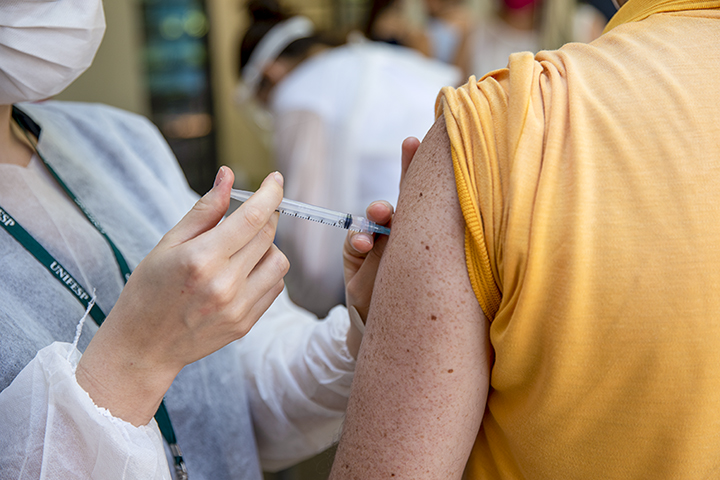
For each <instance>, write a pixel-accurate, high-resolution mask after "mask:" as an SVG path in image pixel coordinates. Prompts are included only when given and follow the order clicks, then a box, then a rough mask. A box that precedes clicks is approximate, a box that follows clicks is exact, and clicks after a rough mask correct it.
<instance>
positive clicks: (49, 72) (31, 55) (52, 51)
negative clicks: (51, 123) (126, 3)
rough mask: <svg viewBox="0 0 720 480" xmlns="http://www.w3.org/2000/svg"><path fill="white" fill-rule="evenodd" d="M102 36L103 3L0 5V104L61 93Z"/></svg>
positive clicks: (8, 1)
mask: <svg viewBox="0 0 720 480" xmlns="http://www.w3.org/2000/svg"><path fill="white" fill-rule="evenodd" d="M104 33H105V16H104V13H103V8H102V0H0V105H8V104H11V103H16V102H23V101H34V100H42V99H45V98H48V97H51V96H53V95H56V94H58V93H60V92H61V91H62V90H64V89H65V87H67V86H68V85H70V84H71V83H72V82H73V81H74V80H75V79H76V78H77V77H79V76H80V74H81V73H83V72H84V71H85V70H86V69H87V68H88V67H89V66H90V64H91V63H92V60H93V58H94V57H95V53H96V52H97V49H98V47H99V46H100V42H101V41H102V37H103V34H104Z"/></svg>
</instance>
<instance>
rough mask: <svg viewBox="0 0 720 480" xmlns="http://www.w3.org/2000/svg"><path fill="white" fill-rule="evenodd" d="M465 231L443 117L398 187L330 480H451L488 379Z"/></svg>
mask: <svg viewBox="0 0 720 480" xmlns="http://www.w3.org/2000/svg"><path fill="white" fill-rule="evenodd" d="M464 228H465V227H464V221H463V218H462V213H461V211H460V206H459V204H458V200H457V193H456V190H455V179H454V175H453V170H452V159H451V156H450V144H449V140H448V138H447V132H446V131H445V126H444V120H443V119H442V118H441V119H440V120H439V121H438V122H436V124H435V126H434V127H433V128H432V129H431V130H430V132H429V133H428V135H427V137H426V138H425V140H424V141H423V143H422V145H421V146H420V148H419V150H418V152H417V153H416V155H415V158H414V159H413V162H412V164H411V165H410V169H409V170H408V173H407V176H406V178H405V180H404V182H403V187H402V193H401V195H400V200H399V202H398V209H397V214H396V216H395V218H394V219H393V229H392V234H391V237H390V240H389V242H388V245H387V248H386V250H385V253H384V255H383V259H382V262H381V265H380V269H379V272H378V277H377V281H376V284H375V290H374V292H375V293H374V295H373V299H372V304H371V307H370V312H369V315H368V321H367V330H366V333H365V337H364V338H363V342H362V346H361V349H360V355H359V358H358V365H357V371H356V375H355V380H354V382H353V387H352V393H351V396H350V403H349V406H348V413H347V420H346V423H345V426H344V428H343V434H342V438H341V440H340V445H339V447H338V451H337V454H336V457H335V465H334V468H333V471H332V474H331V479H334V480H338V479H362V480H373V479H387V478H390V477H395V478H402V479H412V480H424V479H427V480H437V479H443V480H446V479H447V480H451V479H460V478H461V476H462V472H463V469H464V467H465V464H466V462H467V459H468V457H469V455H470V451H471V449H472V445H473V443H474V441H475V438H476V436H477V432H478V429H479V427H480V422H481V420H482V414H483V412H484V405H485V402H486V399H487V390H488V377H489V366H488V355H487V351H488V348H489V347H488V340H487V335H488V323H487V320H486V319H485V317H484V315H483V313H482V311H481V309H480V307H479V306H478V303H477V301H476V300H475V297H474V295H473V293H472V288H471V286H470V282H469V279H468V275H467V269H466V266H465V250H464ZM429 245H432V246H433V248H432V249H430V248H429ZM419 319H430V320H431V321H419ZM450 366H451V367H452V368H449V367H450Z"/></svg>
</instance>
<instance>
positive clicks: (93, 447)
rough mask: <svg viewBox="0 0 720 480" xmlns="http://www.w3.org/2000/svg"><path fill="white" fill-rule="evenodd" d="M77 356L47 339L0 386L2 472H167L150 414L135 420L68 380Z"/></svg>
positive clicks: (126, 479)
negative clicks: (126, 418)
mask: <svg viewBox="0 0 720 480" xmlns="http://www.w3.org/2000/svg"><path fill="white" fill-rule="evenodd" d="M79 359H80V352H79V351H78V350H77V349H76V348H75V347H74V346H73V345H71V344H69V343H63V342H55V343H53V344H51V345H49V346H47V347H45V348H43V349H42V350H40V351H39V352H38V353H37V355H36V356H35V358H34V359H33V360H32V361H31V362H30V363H29V364H28V365H27V366H26V367H25V368H24V369H23V370H22V371H21V372H20V374H19V375H18V376H17V377H15V379H14V380H13V382H12V383H11V384H10V386H8V387H7V388H6V389H5V390H3V391H2V392H0V466H1V470H2V472H3V474H2V477H3V478H7V479H22V480H25V479H48V480H50V479H59V478H90V479H102V480H131V479H137V478H144V479H149V480H169V479H170V471H169V469H168V464H167V459H166V457H165V452H164V450H163V445H162V437H161V435H160V431H159V430H158V427H157V424H156V423H155V420H151V422H150V423H149V424H148V425H145V426H140V427H135V426H133V425H132V424H130V423H128V422H125V421H123V420H121V419H119V418H116V417H113V416H112V415H111V414H110V413H109V412H108V411H107V410H106V409H104V408H99V407H97V406H96V405H95V404H94V403H93V401H92V400H91V399H90V397H89V396H88V394H87V393H86V392H85V391H84V390H83V389H82V388H81V387H80V386H79V385H78V383H77V381H76V380H75V368H76V366H77V363H78V361H79Z"/></svg>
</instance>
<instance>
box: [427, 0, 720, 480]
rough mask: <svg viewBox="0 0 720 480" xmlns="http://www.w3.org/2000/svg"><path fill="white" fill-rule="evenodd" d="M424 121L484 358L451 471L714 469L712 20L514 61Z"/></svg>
mask: <svg viewBox="0 0 720 480" xmlns="http://www.w3.org/2000/svg"><path fill="white" fill-rule="evenodd" d="M633 1H634V0H631V3H632V2H633ZM642 1H644V0H640V2H642ZM645 1H646V0H645ZM636 3H637V2H636ZM646 3H647V1H646ZM665 3H669V2H665ZM628 5H630V4H628ZM637 19H638V18H636V20H637ZM438 114H444V116H445V120H446V124H447V128H448V134H449V136H450V140H451V145H452V154H453V161H454V164H455V172H456V180H457V185H458V195H459V198H460V202H461V207H462V209H463V213H464V216H465V219H466V223H467V236H466V253H467V260H468V270H469V273H470V277H471V281H472V283H473V287H474V289H475V293H476V296H477V298H478V301H479V303H480V305H481V307H482V308H483V311H484V312H485V313H486V315H487V316H488V318H489V319H490V320H491V325H490V339H491V343H492V346H493V349H494V352H495V360H494V364H493V367H492V374H491V388H490V392H489V396H488V404H487V408H486V411H485V416H484V419H483V424H482V428H481V430H480V432H479V435H478V438H477V441H476V444H475V446H474V448H473V452H472V455H471V458H470V461H469V463H468V468H467V472H466V476H467V477H468V478H470V479H485V478H488V479H496V478H502V479H515V478H517V479H519V478H528V479H533V480H539V479H552V480H559V479H563V480H566V479H573V478H577V479H592V478H602V479H623V480H625V479H630V478H648V479H650V478H652V479H661V478H672V479H685V478H687V479H698V478H720V12H719V11H717V10H709V9H703V10H695V11H665V12H663V13H658V14H653V15H649V16H647V15H646V16H644V17H642V19H640V20H639V21H633V22H630V23H625V24H622V25H619V26H617V27H615V28H614V29H613V30H612V31H610V32H609V33H607V34H605V35H603V36H602V37H601V38H600V39H598V40H597V41H595V42H593V43H592V44H589V45H584V44H569V45H567V46H565V47H563V48H562V49H560V50H559V51H554V52H540V53H539V54H538V55H536V56H535V57H534V58H533V56H532V55H531V54H527V53H526V54H515V55H513V56H512V57H511V58H510V63H509V69H503V70H499V71H496V72H493V73H492V74H491V75H489V76H486V77H485V78H484V79H482V80H481V81H480V82H475V81H474V79H471V81H470V83H468V84H467V85H465V86H463V87H461V88H459V89H457V90H454V89H451V88H447V89H444V90H443V92H442V94H441V96H440V97H439V101H438Z"/></svg>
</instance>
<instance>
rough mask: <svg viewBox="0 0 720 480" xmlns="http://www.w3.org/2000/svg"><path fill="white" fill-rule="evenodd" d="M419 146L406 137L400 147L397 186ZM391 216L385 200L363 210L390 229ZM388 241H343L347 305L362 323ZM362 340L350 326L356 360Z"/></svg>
mask: <svg viewBox="0 0 720 480" xmlns="http://www.w3.org/2000/svg"><path fill="white" fill-rule="evenodd" d="M419 145H420V141H419V140H418V139H417V138H415V137H409V138H406V139H405V141H404V142H403V144H402V170H401V174H400V184H402V182H403V178H404V177H405V174H406V173H407V169H408V167H409V166H410V162H412V159H413V156H414V155H415V152H416V151H417V149H418V146H419ZM392 214H393V208H392V205H390V204H389V203H388V202H384V201H380V202H373V203H371V204H370V206H369V207H368V208H367V210H366V216H367V218H368V219H370V220H372V221H373V222H375V223H377V224H379V225H387V226H392ZM387 242H388V236H387V235H377V239H373V236H372V235H368V234H367V233H357V232H350V233H349V234H348V236H347V237H346V240H345V246H344V248H343V267H344V276H345V298H346V303H347V305H348V306H351V305H352V306H354V307H355V308H356V309H357V310H358V313H359V314H360V317H361V318H362V319H363V321H365V320H366V319H367V317H368V311H369V310H370V300H371V297H372V293H373V286H374V284H375V278H376V276H377V270H378V266H379V265H380V259H381V258H382V255H383V252H384V251H385V246H386V245H387ZM361 340H362V334H361V333H360V331H359V330H358V329H357V328H355V327H354V326H353V327H352V328H351V329H350V331H349V332H348V340H347V342H348V349H349V350H350V353H351V354H352V355H353V357H355V358H357V354H358V350H359V349H360V342H361Z"/></svg>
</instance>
